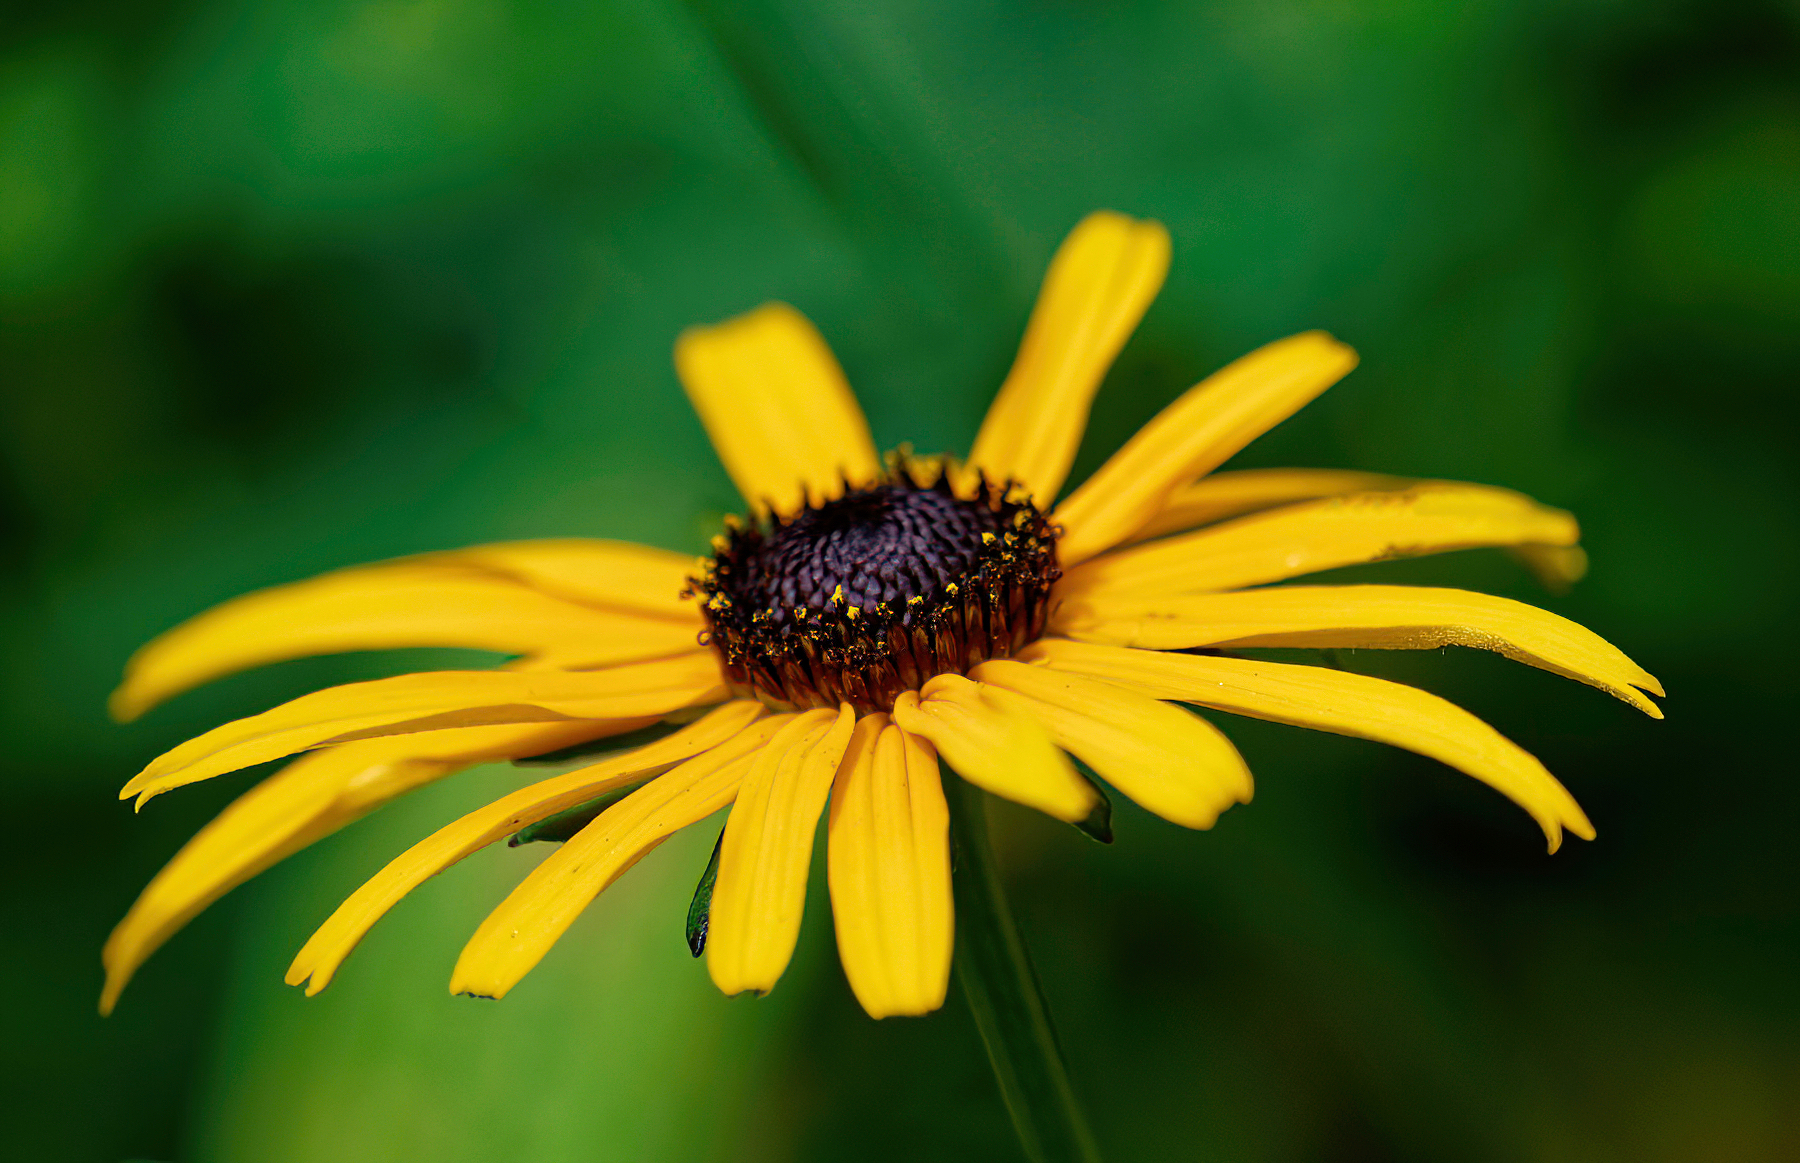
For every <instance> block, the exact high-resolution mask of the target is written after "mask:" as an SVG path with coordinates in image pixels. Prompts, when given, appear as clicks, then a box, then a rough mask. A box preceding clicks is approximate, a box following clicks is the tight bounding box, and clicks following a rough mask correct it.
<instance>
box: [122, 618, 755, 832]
mask: <svg viewBox="0 0 1800 1163" xmlns="http://www.w3.org/2000/svg"><path fill="white" fill-rule="evenodd" d="M726 697H727V691H726V689H725V686H724V683H723V678H722V676H721V675H720V673H719V664H718V661H717V658H716V656H715V655H714V654H713V653H712V652H711V651H694V652H692V653H689V654H684V655H677V656H676V657H674V658H664V659H658V660H656V661H654V662H636V663H627V664H625V665H623V666H618V667H614V668H612V669H610V670H597V671H584V672H580V673H567V672H562V671H506V670H438V671H422V672H420V673H418V674H402V675H396V676H394V677H393V678H382V679H375V680H374V681H372V682H358V683H350V684H347V685H345V686H337V687H330V688H328V689H326V690H322V691H314V692H313V693H312V694H309V695H302V696H301V697H300V698H297V699H294V700H292V701H291V702H287V703H283V704H282V705H281V706H279V707H276V708H274V709H273V710H270V711H264V712H263V713H262V714H260V715H252V716H250V717H249V718H247V719H238V720H236V721H234V722H231V723H226V724H224V725H223V726H220V727H215V728H214V729H213V730H211V731H208V732H207V733H206V734H204V735H201V736H198V737H197V738H194V739H190V740H188V741H187V742H186V743H183V744H182V745H181V746H179V747H177V748H175V749H174V750H172V751H169V752H166V753H165V754H163V755H162V756H161V757H160V758H158V759H156V760H155V761H153V762H152V763H151V764H150V766H148V767H146V768H145V769H144V770H143V771H141V772H139V773H138V774H137V775H136V776H135V777H134V778H133V779H132V780H131V782H130V783H127V784H126V785H125V787H124V790H122V791H121V792H120V793H119V798H120V799H125V798H127V797H130V796H134V795H135V796H137V797H138V806H139V807H142V806H143V804H144V802H145V801H147V800H149V799H150V798H151V797H153V796H157V795H161V794H162V793H163V792H165V791H168V790H169V789H171V788H176V787H181V786H182V785H184V784H189V783H194V782H197V781H199V780H202V779H210V778H211V777H213V776H215V775H222V774H224V773H225V772H228V771H236V770H238V769H239V768H243V767H249V766H251V765H252V764H257V763H265V762H267V761H268V760H271V759H280V758H281V757H282V756H284V755H292V754H294V753H295V752H297V751H305V750H308V749H309V748H313V747H318V746H320V745H321V744H326V743H348V742H351V741H353V740H355V739H360V738H373V737H375V736H379V735H396V734H408V733H411V732H415V731H426V730H437V729H440V728H447V727H479V726H489V725H494V724H499V723H545V722H552V721H555V720H558V719H623V718H635V717H639V716H644V715H663V714H667V713H668V712H670V711H675V710H679V709H681V708H683V707H696V706H705V705H706V704H708V703H716V702H721V701H723V700H724V699H725V698H726Z"/></svg>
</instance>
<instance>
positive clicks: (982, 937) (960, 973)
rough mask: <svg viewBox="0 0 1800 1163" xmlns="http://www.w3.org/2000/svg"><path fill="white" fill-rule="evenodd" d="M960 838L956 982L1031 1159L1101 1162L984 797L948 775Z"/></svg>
mask: <svg viewBox="0 0 1800 1163" xmlns="http://www.w3.org/2000/svg"><path fill="white" fill-rule="evenodd" d="M944 794H945V797H946V798H947V799H948V800H949V801H950V820H951V826H952V833H953V835H954V837H955V843H956V865H955V873H954V882H955V888H956V980H957V982H958V983H960V984H961V986H962V991H963V997H964V998H966V999H967V1000H968V1003H969V1010H970V1012H971V1013H973V1014H974V1015H975V1028H976V1029H977V1030H979V1031H980V1032H981V1041H982V1043H983V1044H984V1045H986V1046H987V1055H988V1063H989V1065H991V1066H992V1067H993V1068H994V1078H995V1080H996V1081H997V1082H999V1084H1000V1095H1001V1097H1002V1098H1004V1099H1005V1100H1006V1109H1007V1111H1008V1112H1009V1113H1010V1114H1011V1115H1012V1121H1013V1129H1014V1130H1016V1131H1017V1132H1018V1134H1019V1145H1020V1146H1021V1147H1023V1148H1024V1149H1025V1155H1026V1157H1027V1158H1029V1159H1031V1160H1032V1163H1099V1159H1100V1152H1099V1149H1098V1148H1097V1147H1096V1146H1095V1145H1094V1136H1093V1133H1092V1132H1091V1131H1089V1130H1088V1125H1087V1118H1086V1117H1085V1116H1084V1115H1083V1114H1082V1112H1081V1104H1080V1103H1079V1102H1077V1101H1076V1098H1075V1090H1074V1087H1072V1086H1071V1085H1070V1083H1069V1072H1068V1069H1067V1068H1066V1067H1065V1066H1064V1065H1063V1060H1062V1048H1061V1047H1060V1046H1059V1045H1058V1044H1057V1041H1056V1031H1055V1029H1054V1028H1052V1026H1051V1025H1050V1010H1049V1007H1048V1006H1046V1005H1045V1004H1044V993H1043V989H1042V988H1041V987H1040V986H1039V984H1038V979H1037V973H1036V971H1035V970H1033V969H1032V967H1031V958H1030V956H1029V955H1028V954H1027V953H1026V951H1025V942H1024V941H1023V940H1022V939H1021V938H1020V936H1019V928H1018V926H1017V925H1016V924H1014V922H1013V915H1012V909H1011V908H1010V907H1009V906H1008V905H1007V903H1006V890H1005V889H1004V888H1003V887H1002V885H1001V883H1000V872H999V869H998V868H997V867H996V866H995V863H994V847H993V844H992V842H991V841H990V840H989V839H988V824H987V796H986V794H985V793H983V792H982V791H981V789H979V788H977V787H975V786H973V785H972V784H969V783H966V782H965V781H963V780H962V779H960V778H958V777H956V776H954V775H952V774H950V773H949V772H948V771H946V772H945V773H944Z"/></svg>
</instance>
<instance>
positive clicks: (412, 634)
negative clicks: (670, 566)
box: [111, 561, 697, 720]
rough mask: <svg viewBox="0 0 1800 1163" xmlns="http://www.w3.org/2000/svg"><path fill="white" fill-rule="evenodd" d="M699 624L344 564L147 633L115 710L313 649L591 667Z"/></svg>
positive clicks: (129, 709) (485, 576) (459, 578)
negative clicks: (581, 662) (449, 653)
mask: <svg viewBox="0 0 1800 1163" xmlns="http://www.w3.org/2000/svg"><path fill="white" fill-rule="evenodd" d="M696 628H697V624H696V623H695V622H693V621H691V620H687V619H684V620H675V619H670V618H650V617H643V616H635V615H631V614H626V613H620V612H617V611H602V610H596V609H593V608H591V607H588V606H583V605H577V604H575V603H573V602H566V601H562V600H560V599H558V598H555V597H551V596H550V595H548V594H545V593H542V592H540V591H538V590H534V589H532V588H530V587H528V586H526V585H523V584H521V583H519V582H517V581H514V580H512V579H510V578H506V577H501V576H498V575H496V574H492V573H486V572H483V571H479V570H475V569H470V568H466V567H455V566H447V565H433V564H423V563H420V562H417V561H408V562H396V563H391V564H387V565H375V566H362V567H359V568H356V569H346V570H339V571H337V572H336V573H328V574H325V575H324V576H322V577H317V578H313V579H311V580H310V581H303V582H299V583H296V584H294V585H286V586H277V587H275V588H273V589H267V590H261V591H258V592H257V593H253V594H246V595H244V596H243V597H240V598H234V599H232V600H231V601H229V602H226V603H224V604H223V605H219V606H215V607H213V608H212V609H211V610H208V611H207V612H206V613H204V614H201V615H199V616H198V617H196V618H191V619H189V620H188V621H186V622H184V623H182V624H181V625H180V626H177V627H176V628H175V629H173V630H171V631H169V632H168V633H166V634H163V635H161V636H160V637H158V638H156V639H154V640H152V641H151V642H150V643H149V644H148V645H146V646H144V647H143V648H142V649H141V650H139V651H138V652H137V653H136V654H135V655H133V656H132V658H131V661H130V662H129V663H127V664H126V667H125V681H124V683H122V684H121V685H120V687H119V689H118V690H117V691H115V692H113V696H112V702H111V709H112V713H113V715H114V717H116V718H119V719H122V720H129V719H134V718H136V717H137V716H138V715H140V714H142V713H143V712H144V711H145V710H147V709H149V708H150V707H152V706H154V705H155V704H157V703H159V702H161V701H163V700H164V699H166V698H169V697H170V696H171V695H175V694H179V693H180V692H182V691H184V690H187V689H189V688H191V687H195V686H198V685H200V684H201V683H204V682H210V681H211V680H213V679H215V678H219V677H221V676H223V675H226V674H231V673H233V672H234V671H239V670H244V669H247V668H249V667H253V666H263V665H266V664H268V663H271V662H280V661H282V660H285V659H289V658H301V657H305V656H307V655H313V654H336V653H339V652H342V651H348V650H389V649H397V648H402V647H409V646H460V647H467V648H469V649H473V650H495V651H499V652H501V653H503V654H525V655H534V654H547V653H550V652H551V651H553V650H562V651H576V652H579V653H581V655H582V656H583V657H584V658H587V659H590V660H591V662H592V664H608V663H614V662H625V661H630V660H635V659H643V658H659V657H662V656H664V655H669V654H678V653H681V652H683V651H688V650H692V649H694V647H695V645H696V641H695V638H696Z"/></svg>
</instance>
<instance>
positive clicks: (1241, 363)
mask: <svg viewBox="0 0 1800 1163" xmlns="http://www.w3.org/2000/svg"><path fill="white" fill-rule="evenodd" d="M1355 366H1356V352H1354V351H1352V350H1351V349H1350V348H1348V347H1346V346H1344V345H1343V344H1341V343H1339V342H1338V341H1337V340H1335V339H1333V338H1332V337H1331V336H1329V335H1327V334H1325V333H1324V332H1323V331H1308V332H1305V333H1303V334H1300V335H1295V336H1291V337H1289V338H1287V339H1279V340H1276V341H1275V342H1274V343H1271V344H1269V345H1268V346H1266V347H1262V348H1258V349H1257V350H1256V351H1253V352H1251V353H1250V354H1249V355H1246V356H1244V357H1243V358H1241V359H1239V360H1237V361H1236V362H1234V363H1230V364H1227V365H1226V366H1225V367H1223V368H1221V369H1220V370H1218V371H1216V372H1214V373H1213V374H1212V375H1210V376H1208V377H1206V378H1205V379H1204V380H1201V381H1200V382H1199V383H1198V384H1196V385H1195V386H1194V387H1192V388H1190V389H1188V391H1187V392H1186V393H1185V394H1184V395H1183V396H1182V397H1181V398H1180V399H1178V400H1176V401H1175V402H1174V403H1173V404H1170V405H1169V406H1168V407H1167V408H1164V409H1163V410H1162V411H1161V412H1160V413H1159V414H1158V415H1157V416H1156V418H1155V419H1153V420H1151V421H1150V423H1148V424H1146V425H1144V426H1143V427H1142V428H1140V429H1139V430H1138V432H1137V435H1135V436H1133V437H1132V438H1131V439H1130V440H1128V441H1126V442H1125V447H1123V448H1121V449H1119V451H1118V452H1116V453H1114V454H1113V456H1112V458H1111V459H1110V460H1108V461H1107V462H1106V463H1105V464H1103V465H1101V466H1100V468H1099V469H1098V470H1097V471H1096V472H1095V473H1094V475H1093V476H1091V477H1089V478H1088V479H1087V481H1086V482H1085V483H1083V484H1082V486H1081V487H1080V488H1079V489H1076V490H1075V492H1074V493H1072V494H1070V496H1069V498H1068V499H1067V500H1066V501H1064V502H1063V503H1062V504H1060V505H1058V506H1057V508H1056V519H1057V521H1058V522H1060V523H1061V524H1062V526H1063V528H1064V529H1065V530H1067V532H1066V533H1065V534H1064V537H1063V540H1062V544H1061V546H1060V553H1061V556H1062V560H1063V562H1064V563H1065V564H1072V563H1074V562H1079V561H1084V560H1086V559H1087V558H1090V557H1092V556H1094V555H1095V554H1096V553H1099V552H1101V551H1102V550H1105V549H1107V548H1108V547H1110V546H1114V545H1117V544H1119V543H1120V542H1121V541H1124V540H1126V539H1127V538H1129V537H1131V535H1132V534H1134V533H1136V532H1137V531H1138V529H1140V528H1142V527H1143V526H1144V525H1145V524H1146V523H1148V522H1149V521H1150V520H1151V519H1152V518H1153V517H1155V515H1156V513H1157V510H1159V509H1160V508H1162V506H1163V505H1164V503H1165V502H1166V501H1167V500H1168V497H1169V495H1170V494H1171V493H1172V492H1174V491H1175V490H1176V489H1178V488H1180V487H1181V486H1182V485H1185V484H1187V483H1188V482H1190V481H1192V480H1194V479H1195V478H1197V477H1200V476H1203V475H1205V474H1206V473H1209V472H1211V471H1212V470H1213V469H1215V468H1217V467H1219V465H1221V464H1224V463H1225V461H1226V460H1227V459H1229V458H1230V457H1231V455H1232V454H1233V453H1235V452H1237V451H1238V450H1239V449H1241V448H1243V447H1244V446H1245V445H1246V444H1249V443H1250V442H1251V441H1252V440H1255V439H1256V438H1257V437H1258V436H1261V435H1262V434H1263V433H1264V432H1267V431H1268V430H1269V429H1271V428H1273V427H1275V425H1277V424H1279V423H1281V422H1282V421H1283V420H1285V419H1287V418H1288V417H1289V416H1292V415H1293V414H1294V413H1295V412H1297V411H1299V410H1300V409H1301V408H1302V407H1303V406H1305V405H1306V404H1307V403H1309V402H1311V401H1312V399H1313V398H1314V397H1315V396H1317V395H1318V394H1319V393H1320V392H1323V391H1324V390H1325V389H1326V388H1329V387H1330V386H1331V385H1332V384H1335V383H1337V382H1338V381H1339V380H1341V379H1343V378H1344V377H1345V376H1346V375H1348V374H1349V373H1350V369H1352V368H1354V367H1355Z"/></svg>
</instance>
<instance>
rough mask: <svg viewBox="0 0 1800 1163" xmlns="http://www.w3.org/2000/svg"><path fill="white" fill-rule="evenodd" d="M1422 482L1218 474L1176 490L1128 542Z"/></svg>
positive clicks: (1319, 473)
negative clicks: (1304, 503) (1323, 499)
mask: <svg viewBox="0 0 1800 1163" xmlns="http://www.w3.org/2000/svg"><path fill="white" fill-rule="evenodd" d="M1420 483H1422V482H1420V481H1418V480H1416V479H1413V478H1411V477H1396V476H1386V475H1384V474H1382V473H1374V472H1356V471H1354V470H1351V469H1339V468H1250V469H1243V470H1241V471H1238V472H1216V473H1211V474H1209V475H1207V476H1203V477H1201V478H1200V479H1199V480H1197V481H1194V482H1193V483H1191V484H1186V485H1183V486H1181V487H1180V488H1178V489H1176V490H1175V491H1174V492H1172V493H1170V494H1169V495H1168V498H1167V499H1166V500H1164V501H1163V503H1162V507H1161V508H1159V509H1157V511H1156V515H1155V516H1153V517H1151V518H1150V522H1149V524H1147V525H1144V526H1142V527H1140V528H1139V529H1138V530H1137V531H1136V532H1135V533H1133V534H1132V535H1131V540H1133V541H1141V540H1143V539H1145V538H1148V537H1161V536H1162V535H1163V534H1165V533H1177V532H1180V531H1181V530H1183V529H1192V528H1195V527H1196V526H1199V525H1210V524H1212V523H1213V522H1214V521H1223V520H1224V519H1225V518H1227V517H1238V516H1242V515H1243V514H1245V513H1254V512H1256V511H1257V510H1259V509H1273V508H1276V507H1278V506H1281V505H1291V504H1294V503H1295V502H1296V501H1313V500H1317V499H1318V498H1320V497H1335V496H1338V495H1340V494H1342V493H1375V492H1382V491H1384V490H1389V489H1405V488H1411V487H1413V486H1414V485H1417V484H1420Z"/></svg>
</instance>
